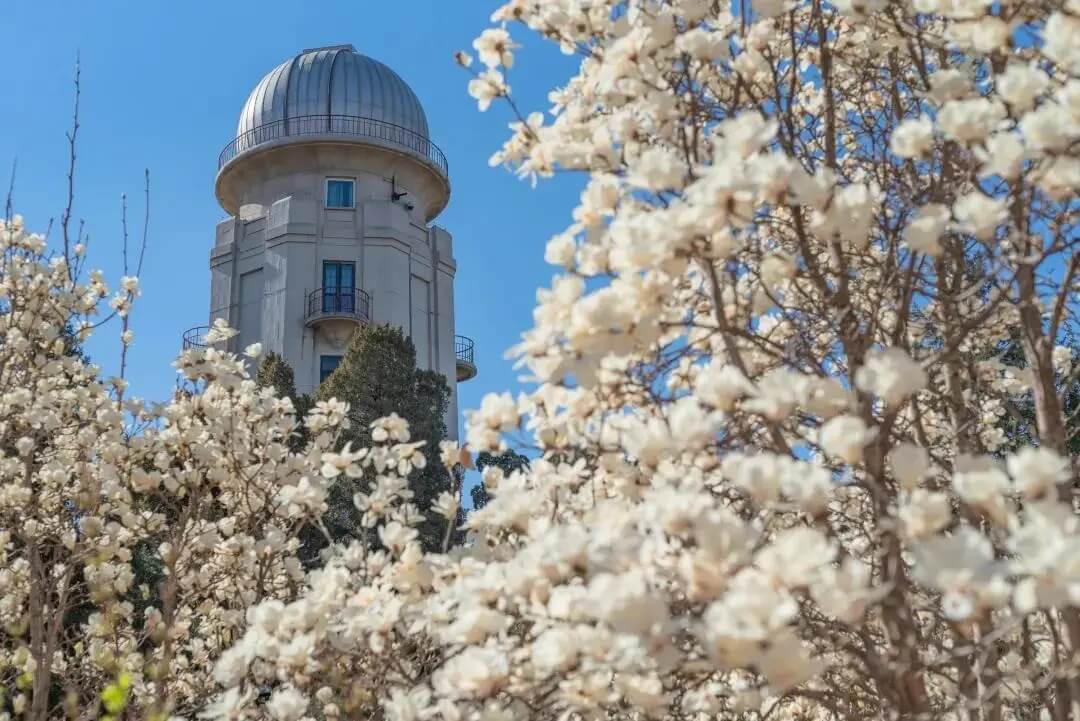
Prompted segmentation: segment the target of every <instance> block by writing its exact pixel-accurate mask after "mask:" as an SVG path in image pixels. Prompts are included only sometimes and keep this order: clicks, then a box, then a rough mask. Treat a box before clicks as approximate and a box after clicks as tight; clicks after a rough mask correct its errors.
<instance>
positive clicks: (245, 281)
mask: <svg viewBox="0 0 1080 721" xmlns="http://www.w3.org/2000/svg"><path fill="white" fill-rule="evenodd" d="M262 300H263V273H262V268H260V269H259V270H253V271H251V272H250V273H244V274H243V275H242V276H240V308H239V310H240V327H239V328H237V330H238V331H240V334H239V336H238V340H239V343H238V345H239V349H240V350H241V351H242V350H243V349H244V348H246V347H247V346H249V345H251V344H252V343H258V342H260V341H261V340H262Z"/></svg>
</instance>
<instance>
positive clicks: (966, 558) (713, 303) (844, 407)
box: [217, 0, 1080, 721]
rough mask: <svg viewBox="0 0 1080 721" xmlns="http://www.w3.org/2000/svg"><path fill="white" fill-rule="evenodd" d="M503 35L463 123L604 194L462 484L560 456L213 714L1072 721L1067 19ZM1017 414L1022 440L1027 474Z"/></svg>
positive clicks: (916, 17) (1075, 56) (968, 4)
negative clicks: (1013, 349) (540, 68)
mask: <svg viewBox="0 0 1080 721" xmlns="http://www.w3.org/2000/svg"><path fill="white" fill-rule="evenodd" d="M493 20H494V22H495V23H496V27H494V28H492V29H489V30H486V31H484V33H483V34H482V35H481V36H480V37H479V38H478V39H477V41H476V43H475V44H474V46H475V49H476V50H477V53H478V55H479V61H480V63H481V64H482V65H483V68H482V69H481V70H479V71H474V78H473V80H472V81H471V83H470V88H469V89H470V92H471V93H472V94H473V95H474V96H475V97H476V98H477V100H478V102H479V105H480V109H481V110H485V109H487V108H488V107H489V106H492V105H493V104H494V103H496V102H497V101H506V107H508V108H509V109H510V111H511V112H512V113H514V114H515V116H516V120H515V122H514V123H513V124H512V126H511V127H512V134H511V137H510V139H509V140H508V141H507V142H506V144H505V145H504V146H503V147H502V149H501V150H500V151H499V152H498V153H497V154H496V155H495V157H494V158H493V162H495V163H500V164H505V165H507V166H509V167H510V168H512V169H514V170H516V171H517V173H518V174H520V175H522V176H526V177H531V178H534V179H535V178H544V177H548V176H551V175H553V174H555V173H558V172H573V171H578V172H582V173H585V174H587V176H588V182H587V186H586V188H585V190H584V192H583V193H582V196H581V202H580V204H579V205H578V206H577V207H576V208H575V209H574V212H573V223H572V224H571V225H570V227H569V228H567V230H566V232H564V233H562V234H560V235H558V236H557V237H555V238H553V239H552V240H551V241H550V243H549V244H548V246H547V252H546V258H547V260H548V261H549V262H551V263H552V264H554V265H556V266H559V267H560V268H561V269H562V271H563V273H562V274H561V275H560V276H558V277H557V278H555V280H554V281H553V283H552V286H551V287H550V288H549V289H546V290H542V291H540V293H539V294H538V302H537V308H536V311H535V313H534V317H535V325H534V327H533V328H532V329H531V330H529V331H528V332H527V333H525V335H524V338H523V341H522V342H521V344H520V345H519V346H518V347H517V349H516V354H517V356H518V357H519V359H520V363H521V364H522V365H523V366H524V367H526V368H527V369H529V371H531V373H532V374H533V376H534V378H535V380H536V388H535V390H534V391H533V392H531V393H529V394H528V395H524V396H521V397H520V398H518V399H514V398H512V397H511V396H509V395H505V394H504V395H501V396H489V397H488V398H486V399H485V400H484V402H483V404H482V406H481V408H480V409H479V410H477V411H475V412H473V413H472V414H471V416H470V418H469V421H470V423H469V431H468V441H469V445H470V446H471V450H473V451H489V452H497V451H499V450H500V449H501V448H502V447H503V443H504V441H503V434H504V433H506V432H509V431H513V430H516V429H524V430H527V431H529V432H530V433H531V434H532V436H533V438H534V439H535V445H536V448H537V451H538V454H539V456H540V458H538V459H537V460H535V461H534V462H533V463H532V464H531V466H530V467H529V468H528V469H527V470H523V471H520V472H516V473H513V474H511V475H509V476H505V474H502V473H499V472H497V471H494V470H492V471H489V472H488V475H487V476H486V477H485V483H486V484H487V487H488V490H489V492H490V493H491V494H492V495H493V500H491V501H490V502H489V503H488V504H487V505H486V506H485V507H484V508H483V509H482V510H480V511H478V512H475V513H473V514H472V515H471V517H470V520H469V527H470V528H471V533H472V542H471V545H470V546H469V547H468V548H467V549H464V550H460V551H456V552H454V553H453V554H451V555H436V556H430V557H427V558H421V557H420V556H419V553H418V550H417V548H416V543H415V538H414V536H413V534H411V533H408V532H405V531H403V530H401V529H402V528H403V527H407V526H408V523H407V522H405V521H403V520H401V519H397V518H395V517H394V514H393V512H392V510H391V511H389V513H388V515H386V517H385V520H382V521H380V520H376V519H374V518H373V519H372V523H385V526H384V528H385V529H387V530H386V532H385V537H384V543H385V546H386V551H385V553H379V554H375V556H374V557H372V556H368V557H367V558H366V559H365V560H363V561H360V560H353V561H352V562H351V563H353V564H354V565H351V566H350V565H348V564H347V563H345V562H344V561H342V562H340V564H338V565H334V564H331V565H330V566H328V567H327V568H326V569H325V571H323V572H322V573H321V574H319V575H317V576H316V577H313V578H312V579H311V584H312V587H311V590H310V591H309V592H308V593H307V595H305V597H303V598H302V599H299V600H297V601H295V602H293V603H292V604H290V605H285V606H279V605H270V604H264V605H263V606H260V608H259V610H257V611H256V612H255V613H256V620H255V621H254V622H253V624H252V625H251V626H250V627H249V629H248V631H247V633H246V635H245V637H244V639H243V640H242V641H241V642H240V643H239V644H238V645H237V646H236V647H234V648H233V649H232V650H230V651H229V652H228V653H227V655H226V657H225V658H224V660H223V662H222V663H221V665H220V666H219V679H220V680H221V681H223V682H224V683H226V685H227V686H228V687H229V688H230V691H229V693H228V695H227V696H223V697H222V698H221V699H220V705H219V707H218V709H217V710H218V711H220V712H221V713H223V714H227V713H232V714H238V715H239V714H252V715H258V714H261V713H269V714H271V715H273V716H274V717H275V718H278V719H296V718H299V717H300V716H301V715H303V714H305V713H315V712H316V711H317V712H319V713H323V714H325V715H327V716H328V717H332V716H336V715H340V714H346V715H349V714H353V713H358V712H359V711H360V710H361V709H363V708H365V707H370V709H375V708H378V707H381V709H382V711H383V712H384V713H385V714H386V716H387V718H390V719H393V720H394V721H417V720H418V719H432V718H443V719H453V720H455V721H456V720H457V719H469V720H470V721H471V720H473V719H485V720H486V719H517V718H522V719H524V718H530V719H531V718H549V717H550V718H627V719H629V718H641V717H644V716H656V717H665V718H687V719H689V718H715V717H721V718H750V719H758V718H760V719H765V718H778V717H788V718H822V719H824V718H851V719H866V718H882V719H884V718H905V719H906V718H911V719H914V718H925V719H930V718H935V719H937V718H957V719H976V718H977V719H1004V718H1015V719H1021V718H1035V717H1037V716H1042V717H1049V718H1053V719H1065V718H1076V717H1078V714H1080V681H1078V677H1077V664H1078V662H1080V657H1078V656H1077V653H1078V652H1080V614H1078V611H1077V608H1076V604H1077V602H1078V601H1080V535H1078V517H1077V514H1076V509H1075V507H1074V506H1075V500H1074V486H1075V479H1076V469H1075V467H1074V466H1073V465H1072V460H1071V459H1069V458H1068V457H1066V456H1065V455H1064V450H1065V448H1066V444H1067V441H1068V438H1067V432H1068V431H1067V428H1068V427H1069V426H1068V424H1067V423H1066V419H1065V417H1064V415H1063V412H1062V405H1061V403H1060V399H1059V388H1060V387H1061V386H1062V385H1063V384H1066V383H1069V382H1071V379H1073V378H1074V377H1075V376H1073V374H1074V372H1075V371H1074V369H1072V368H1071V367H1070V365H1071V364H1070V354H1069V352H1068V350H1067V349H1066V348H1064V347H1061V346H1062V345H1063V344H1062V339H1063V338H1065V337H1066V336H1067V335H1068V334H1069V333H1070V332H1071V330H1072V327H1073V323H1074V320H1075V313H1076V292H1077V289H1078V287H1077V270H1078V266H1080V256H1078V255H1077V254H1076V250H1077V244H1078V243H1080V234H1078V230H1077V211H1078V210H1080V205H1078V202H1077V194H1076V189H1077V187H1080V152H1078V151H1080V43H1078V42H1077V40H1076V39H1077V37H1078V36H1080V5H1078V4H1077V3H1076V2H1075V1H1070V2H1064V3H1062V2H1017V1H1006V2H998V3H989V2H985V1H982V0H915V1H914V2H885V1H884V0H834V2H832V3H826V2H822V1H821V0H809V1H805V2H803V1H792V0H753V1H752V2H746V1H745V0H740V1H739V2H735V3H731V4H729V3H726V2H715V1H713V0H666V1H661V0H624V1H621V2H620V1H615V0H594V1H591V2H585V1H583V0H547V1H544V2H539V1H535V0H512V1H511V2H508V3H507V4H505V5H504V6H502V7H501V8H500V9H498V10H497V11H496V13H495V15H494V16H493ZM521 26H525V27H527V28H528V29H529V30H530V31H532V35H533V36H537V35H538V36H540V37H542V38H545V39H547V40H550V41H551V42H553V43H555V44H557V45H558V46H559V47H560V48H561V49H562V50H563V51H564V52H566V53H575V54H578V55H580V57H581V64H580V70H579V72H578V73H577V74H576V75H575V76H574V77H572V78H570V79H569V80H568V81H567V82H566V84H565V85H564V86H562V87H560V88H558V89H556V90H554V91H553V92H552V93H551V96H550V97H551V101H552V106H553V107H552V108H551V110H550V112H548V113H546V114H544V113H539V112H536V113H532V114H529V115H527V116H525V115H523V114H521V113H519V111H518V106H517V104H516V103H515V102H514V101H513V100H512V96H511V91H510V85H509V80H508V78H509V72H508V69H509V68H510V67H511V66H512V65H513V63H514V61H515V55H514V53H515V50H517V49H518V45H517V44H516V43H515V42H514V41H513V40H512V36H511V34H510V31H511V30H512V29H513V28H514V27H521ZM458 60H459V62H460V63H461V64H462V65H464V66H466V67H470V66H471V64H472V62H473V60H472V58H471V57H470V56H469V55H467V54H465V53H461V54H459V55H458ZM515 72H516V70H515ZM1010 337H1019V339H1020V342H1021V345H1022V349H1023V354H1024V356H1025V360H1026V367H1025V368H1024V369H1023V370H1018V369H1017V367H1015V366H1010V365H1005V364H1003V363H1001V362H1000V359H998V358H996V357H995V356H994V354H993V352H992V349H993V348H994V347H995V346H996V345H997V344H998V343H999V342H1000V341H1002V340H1004V339H1006V338H1010ZM1018 398H1025V399H1031V402H1032V403H1033V405H1034V408H1035V426H1036V428H1035V429H1034V435H1033V436H1032V437H1033V438H1035V439H1036V443H1035V444H1034V445H1031V446H1028V447H1024V448H1021V449H1019V450H1016V451H1015V452H1012V453H1004V452H1003V451H1002V450H1001V449H1004V448H1006V447H1007V444H1006V443H1005V441H1006V439H1005V438H1003V437H1002V434H1001V431H1000V430H999V426H1000V424H998V423H997V422H996V419H997V418H998V417H999V416H1000V415H1001V414H1003V413H1006V412H1008V408H1009V407H1010V404H1011V403H1012V402H1013V401H1015V400H1016V399H1018ZM446 457H447V461H448V462H455V461H456V460H457V459H458V453H457V451H455V450H454V449H447V453H446ZM366 508H367V509H368V511H369V512H371V513H373V514H375V513H377V511H376V509H375V508H374V507H373V506H372V505H371V504H368V505H367V506H366ZM383 512H384V513H386V511H383ZM304 619H307V620H304ZM301 638H303V639H306V642H308V643H310V648H311V655H310V656H308V657H306V658H304V659H303V660H302V662H300V661H298V660H296V659H282V658H280V657H278V656H277V655H276V654H275V653H274V651H273V650H270V651H268V652H266V651H263V650H262V649H265V648H267V646H268V644H285V643H296V642H297V639H301ZM257 683H263V684H271V685H274V684H276V685H277V686H276V688H277V690H276V691H275V692H274V694H273V695H272V697H271V699H270V702H269V703H268V704H267V705H266V706H265V708H264V707H263V706H260V705H259V704H258V703H255V702H253V701H251V700H250V694H251V690H252V689H253V688H255V685H254V684H257Z"/></svg>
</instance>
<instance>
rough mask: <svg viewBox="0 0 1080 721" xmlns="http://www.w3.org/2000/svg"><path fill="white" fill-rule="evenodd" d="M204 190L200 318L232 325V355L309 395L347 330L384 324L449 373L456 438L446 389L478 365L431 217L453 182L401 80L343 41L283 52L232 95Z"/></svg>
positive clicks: (449, 262)
mask: <svg viewBox="0 0 1080 721" xmlns="http://www.w3.org/2000/svg"><path fill="white" fill-rule="evenodd" d="M216 194H217V199H218V202H219V203H220V204H221V207H222V208H223V209H224V210H225V212H227V213H228V214H229V216H230V217H229V218H228V219H227V220H224V221H222V222H221V223H219V224H218V227H217V238H216V241H215V244H214V248H213V250H212V251H211V253H210V272H211V282H210V320H211V322H212V321H213V320H215V319H217V318H224V319H225V320H226V321H227V322H228V323H229V325H230V326H232V327H233V328H236V329H237V330H239V335H238V337H237V338H235V339H234V340H233V347H232V349H233V350H237V351H239V350H242V349H243V348H245V347H246V346H247V345H249V344H251V343H255V342H261V343H262V345H263V348H264V351H276V352H278V353H280V354H281V355H282V356H284V357H285V359H286V360H287V361H288V362H289V364H290V365H291V366H292V368H293V370H294V372H295V373H296V385H297V390H299V391H300V392H302V393H304V392H311V391H313V390H314V389H315V388H316V387H317V386H318V384H319V382H320V381H321V380H322V378H325V377H326V376H327V375H329V373H330V371H332V370H333V369H334V368H335V367H336V366H337V363H338V362H339V361H340V360H341V356H342V354H343V353H344V351H345V348H346V347H347V345H348V341H349V338H350V336H351V335H352V332H353V331H354V330H355V329H356V327H357V326H358V325H359V324H363V323H391V324H394V325H397V326H399V327H401V328H403V329H404V330H405V332H406V333H408V334H409V336H410V337H411V338H412V340H413V343H414V344H415V345H416V354H417V363H418V365H419V366H420V367H422V368H427V369H434V370H438V371H440V372H441V373H443V374H444V375H445V376H446V378H447V380H448V382H449V384H450V388H451V389H452V393H453V394H452V399H451V407H450V411H449V417H448V418H447V427H448V429H449V433H450V435H451V436H452V437H455V438H456V437H457V383H458V382H459V381H464V380H467V379H469V378H472V377H473V376H475V375H476V366H475V364H474V361H473V347H472V341H471V340H469V339H468V338H465V337H463V336H457V335H455V327H454V273H455V270H456V265H455V262H454V256H453V247H452V243H451V238H450V234H449V233H447V232H446V231H445V230H443V229H442V228H439V227H437V226H435V225H432V224H431V221H432V220H433V219H434V218H435V217H436V216H437V215H438V214H439V213H440V212H441V211H442V210H443V208H445V207H446V204H447V203H448V202H449V200H450V179H449V175H448V172H447V163H446V157H445V156H444V155H443V153H442V151H441V150H439V148H438V147H437V146H436V145H435V144H434V143H432V142H431V140H430V139H429V137H428V124H427V117H426V116H425V114H424V109H423V108H422V107H421V105H420V101H419V100H417V98H416V95H415V94H414V93H413V91H412V89H411V88H409V86H408V85H406V84H405V81H403V80H402V79H401V78H400V77H398V75H397V74H396V73H395V72H394V71H393V70H391V69H390V68H388V67H387V66H385V65H383V64H382V63H380V62H378V61H376V60H373V59H371V58H369V57H367V56H365V55H361V54H360V53H358V52H357V51H356V49H355V48H353V47H352V46H351V45H337V46H333V47H325V48H314V49H311V50H304V51H303V52H301V53H300V54H299V55H297V56H296V57H294V58H291V59H289V60H286V61H285V62H283V63H282V64H281V65H279V66H277V67H276V68H274V69H273V70H271V71H270V73H269V74H267V75H266V77H264V78H263V79H262V80H261V81H260V82H259V84H258V85H256V86H255V89H254V90H253V91H252V92H251V95H250V96H249V97H248V100H247V103H245V104H244V109H243V110H242V111H241V113H240V122H239V125H238V127H237V132H236V138H235V139H233V140H232V141H231V142H230V143H229V144H228V145H226V146H225V149H224V150H223V151H222V152H221V156H220V157H219V158H218V174H217V182H216ZM205 331H206V327H205V326H201V327H197V328H192V329H190V330H189V331H188V332H187V333H185V334H184V344H185V346H192V345H195V346H198V345H201V344H202V342H203V333H205Z"/></svg>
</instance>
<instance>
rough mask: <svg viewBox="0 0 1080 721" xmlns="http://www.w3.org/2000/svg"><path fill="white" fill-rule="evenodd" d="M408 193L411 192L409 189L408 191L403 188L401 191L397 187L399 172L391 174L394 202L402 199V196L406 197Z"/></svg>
mask: <svg viewBox="0 0 1080 721" xmlns="http://www.w3.org/2000/svg"><path fill="white" fill-rule="evenodd" d="M408 194H409V191H407V190H402V191H400V192H399V191H398V189H397V173H394V174H393V175H391V176H390V200H392V201H393V202H395V203H396V202H398V201H399V200H401V199H402V198H404V197H405V196H406V195H408Z"/></svg>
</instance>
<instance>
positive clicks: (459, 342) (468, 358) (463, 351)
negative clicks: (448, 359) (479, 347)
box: [454, 335, 476, 365]
mask: <svg viewBox="0 0 1080 721" xmlns="http://www.w3.org/2000/svg"><path fill="white" fill-rule="evenodd" d="M475 348H476V344H475V343H473V339H472V338H468V337H466V336H463V335H456V336H454V355H455V356H457V359H458V360H459V361H462V362H463V363H468V364H469V365H476V363H475V362H474V360H473V352H474V350H475Z"/></svg>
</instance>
